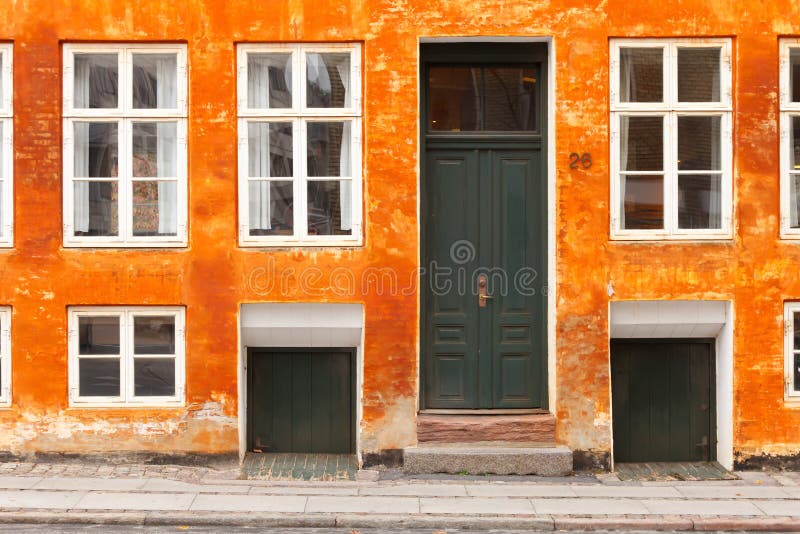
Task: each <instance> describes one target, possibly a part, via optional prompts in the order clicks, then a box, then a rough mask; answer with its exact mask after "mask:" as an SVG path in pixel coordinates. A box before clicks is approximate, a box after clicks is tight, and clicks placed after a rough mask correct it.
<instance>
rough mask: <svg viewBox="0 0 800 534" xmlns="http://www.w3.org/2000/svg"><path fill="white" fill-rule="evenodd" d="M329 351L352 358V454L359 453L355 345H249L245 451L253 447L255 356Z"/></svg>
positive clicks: (246, 378)
mask: <svg viewBox="0 0 800 534" xmlns="http://www.w3.org/2000/svg"><path fill="white" fill-rule="evenodd" d="M287 352H288V353H315V352H316V353H323V352H324V353H328V352H342V353H346V354H348V355H349V359H350V384H349V386H350V418H351V419H352V420H351V425H352V426H351V431H350V449H351V450H352V452H351V454H357V453H358V448H357V441H358V440H357V435H358V413H357V405H358V402H357V399H356V392H357V389H356V359H357V357H356V348H354V347H283V348H282V347H247V376H246V377H245V380H246V383H247V407H248V409H247V416H246V429H245V451H246V452H250V451H251V450H252V449H253V416H254V414H255V404H254V403H253V394H254V388H253V373H252V371H251V370H252V369H253V366H252V365H251V364H252V361H253V358H254V357H256V355H257V354H277V353H287Z"/></svg>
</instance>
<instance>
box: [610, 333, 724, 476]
mask: <svg viewBox="0 0 800 534" xmlns="http://www.w3.org/2000/svg"><path fill="white" fill-rule="evenodd" d="M714 378H715V363H714V341H713V340H682V341H676V340H669V339H664V340H613V341H612V342H611V391H612V394H611V396H612V409H613V418H614V423H613V426H614V460H615V461H616V462H698V461H711V460H715V459H716V448H717V443H716V435H717V433H716V421H715V399H716V393H715V380H714Z"/></svg>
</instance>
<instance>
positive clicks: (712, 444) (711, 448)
mask: <svg viewBox="0 0 800 534" xmlns="http://www.w3.org/2000/svg"><path fill="white" fill-rule="evenodd" d="M662 343H695V344H702V345H708V350H709V354H710V357H709V361H708V379H709V388H710V393H709V407H708V410H709V420H708V425H709V429H708V439H709V444H708V460H707V461H709V462H716V461H717V447H718V445H719V439H718V433H719V428H718V427H717V368H718V364H717V340H716V339H715V338H705V337H702V338H701V337H694V338H669V337H668V338H611V339H610V343H609V353H608V356H609V358H608V361H609V370H610V369H611V365H612V364H611V360H612V358H613V357H614V346H615V345H643V344H648V345H650V344H652V345H657V344H662ZM609 376H611V375H610V374H609ZM609 389H610V392H611V405H612V406H613V404H614V385H613V383H611V380H609ZM611 436H612V439H611V441H612V443H611V455H612V457H613V458H614V461H615V462H616V453H615V447H614V439H613V436H614V417H613V416H612V418H611Z"/></svg>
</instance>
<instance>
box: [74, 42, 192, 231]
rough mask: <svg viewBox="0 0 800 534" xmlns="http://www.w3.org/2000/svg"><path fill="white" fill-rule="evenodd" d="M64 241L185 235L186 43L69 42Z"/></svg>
mask: <svg viewBox="0 0 800 534" xmlns="http://www.w3.org/2000/svg"><path fill="white" fill-rule="evenodd" d="M63 91H64V94H63V97H64V125H63V135H64V158H63V160H64V182H65V183H64V244H65V245H66V246H90V247H169V246H184V245H185V244H186V218H187V216H186V213H187V207H186V201H187V185H186V182H187V176H186V174H187V155H186V152H187V142H186V116H187V111H186V109H187V105H186V95H187V74H186V46H185V45H140V44H136V45H114V44H91V45H88V44H87V45H81V44H65V45H64V89H63Z"/></svg>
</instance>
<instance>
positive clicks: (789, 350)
mask: <svg viewBox="0 0 800 534" xmlns="http://www.w3.org/2000/svg"><path fill="white" fill-rule="evenodd" d="M784 307H785V309H784V327H783V338H784V340H783V341H784V358H783V359H784V400H786V402H792V403H800V390H797V389H796V388H800V384H795V383H794V355H795V354H800V347H795V346H794V315H795V314H800V302H787V303H786V304H785V305H784Z"/></svg>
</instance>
